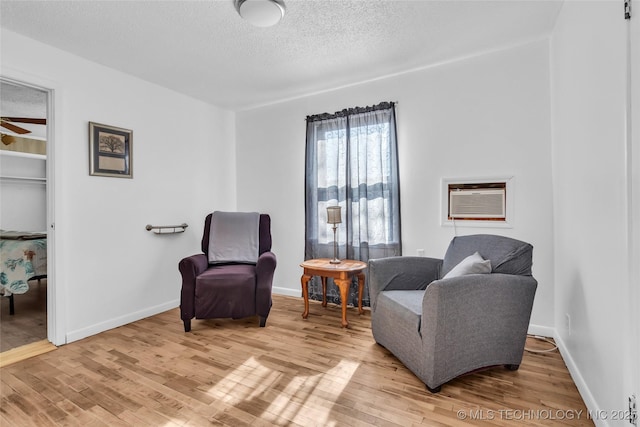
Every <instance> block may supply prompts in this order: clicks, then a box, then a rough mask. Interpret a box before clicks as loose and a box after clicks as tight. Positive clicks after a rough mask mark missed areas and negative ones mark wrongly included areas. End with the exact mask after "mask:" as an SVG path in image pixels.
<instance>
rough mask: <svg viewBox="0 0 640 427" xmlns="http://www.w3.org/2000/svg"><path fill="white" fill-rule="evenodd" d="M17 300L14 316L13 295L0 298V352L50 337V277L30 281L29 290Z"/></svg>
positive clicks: (15, 299) (15, 296)
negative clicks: (12, 308) (48, 313)
mask: <svg viewBox="0 0 640 427" xmlns="http://www.w3.org/2000/svg"><path fill="white" fill-rule="evenodd" d="M13 299H14V304H15V314H14V315H10V314H9V298H7V297H0V352H6V351H8V350H11V349H15V348H16V347H20V346H23V345H25V344H31V343H34V342H37V341H41V340H44V339H46V338H47V279H46V278H45V279H41V280H40V281H39V282H38V280H30V281H29V291H27V293H25V294H21V295H14V296H13Z"/></svg>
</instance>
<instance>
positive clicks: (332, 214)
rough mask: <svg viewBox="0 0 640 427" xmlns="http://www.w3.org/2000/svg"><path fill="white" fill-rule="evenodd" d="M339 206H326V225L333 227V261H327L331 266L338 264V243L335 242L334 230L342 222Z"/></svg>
mask: <svg viewBox="0 0 640 427" xmlns="http://www.w3.org/2000/svg"><path fill="white" fill-rule="evenodd" d="M341 209H342V208H341V207H340V206H328V207H327V224H332V225H333V259H332V260H331V261H329V262H330V263H331V264H340V260H339V259H338V241H337V240H336V229H337V228H338V224H340V223H341V222H342V214H341Z"/></svg>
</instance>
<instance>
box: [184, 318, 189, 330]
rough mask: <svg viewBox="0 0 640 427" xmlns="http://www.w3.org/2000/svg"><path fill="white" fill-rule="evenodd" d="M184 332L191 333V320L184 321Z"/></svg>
mask: <svg viewBox="0 0 640 427" xmlns="http://www.w3.org/2000/svg"><path fill="white" fill-rule="evenodd" d="M183 322H184V331H185V332H189V331H190V330H191V319H189V320H184V321H183Z"/></svg>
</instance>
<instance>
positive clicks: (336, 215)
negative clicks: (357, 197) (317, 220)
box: [327, 206, 342, 224]
mask: <svg viewBox="0 0 640 427" xmlns="http://www.w3.org/2000/svg"><path fill="white" fill-rule="evenodd" d="M341 222H342V208H341V207H340V206H328V207H327V224H340V223H341Z"/></svg>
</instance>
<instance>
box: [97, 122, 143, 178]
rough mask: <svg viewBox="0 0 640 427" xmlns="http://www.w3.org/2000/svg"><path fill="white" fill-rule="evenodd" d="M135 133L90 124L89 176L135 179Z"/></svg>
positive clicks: (113, 127)
mask: <svg viewBox="0 0 640 427" xmlns="http://www.w3.org/2000/svg"><path fill="white" fill-rule="evenodd" d="M132 154H133V131H131V130H129V129H122V128H118V127H115V126H107V125H101V124H99V123H94V122H89V175H96V176H112V177H117V178H133V156H132Z"/></svg>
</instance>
